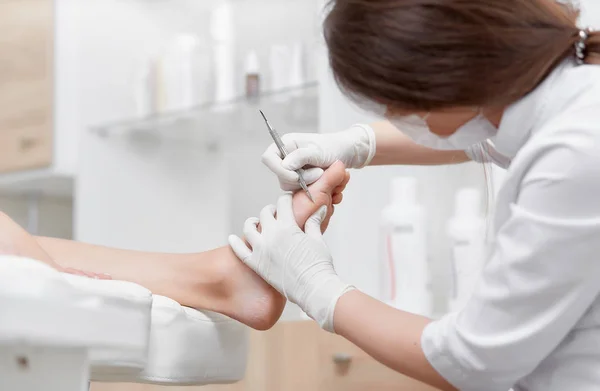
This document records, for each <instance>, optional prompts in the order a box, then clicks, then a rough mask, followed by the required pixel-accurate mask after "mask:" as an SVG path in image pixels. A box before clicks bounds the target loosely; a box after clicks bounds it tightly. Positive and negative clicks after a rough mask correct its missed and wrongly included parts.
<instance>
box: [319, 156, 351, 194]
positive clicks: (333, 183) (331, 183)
mask: <svg viewBox="0 0 600 391" xmlns="http://www.w3.org/2000/svg"><path fill="white" fill-rule="evenodd" d="M345 180H346V166H344V163H342V162H336V163H334V164H332V165H331V167H329V168H328V169H327V170H325V172H324V173H323V175H322V176H321V178H319V180H318V181H316V182H315V183H313V184H312V185H311V186H310V189H311V191H317V192H321V193H327V194H332V193H333V191H334V190H335V189H336V188H337V187H338V186H340V185H342V184H343V183H344V181H345Z"/></svg>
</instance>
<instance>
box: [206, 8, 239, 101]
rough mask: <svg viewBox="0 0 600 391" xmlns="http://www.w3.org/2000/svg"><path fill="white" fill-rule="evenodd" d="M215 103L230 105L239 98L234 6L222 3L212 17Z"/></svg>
mask: <svg viewBox="0 0 600 391" xmlns="http://www.w3.org/2000/svg"><path fill="white" fill-rule="evenodd" d="M210 30H211V37H212V40H213V45H214V46H213V69H214V72H215V102H217V103H228V102H230V101H232V100H233V99H235V98H237V97H238V91H237V83H236V77H235V61H236V60H235V25H234V15H233V8H232V5H231V4H230V2H229V1H228V0H226V1H221V3H220V4H219V5H218V6H217V8H216V9H215V10H214V11H213V14H212V17H211V27H210Z"/></svg>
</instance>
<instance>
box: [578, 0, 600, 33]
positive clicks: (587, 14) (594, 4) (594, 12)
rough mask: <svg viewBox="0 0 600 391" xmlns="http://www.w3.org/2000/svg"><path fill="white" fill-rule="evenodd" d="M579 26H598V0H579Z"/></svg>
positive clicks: (599, 15)
mask: <svg viewBox="0 0 600 391" xmlns="http://www.w3.org/2000/svg"><path fill="white" fill-rule="evenodd" d="M581 9H582V15H581V23H580V24H581V26H584V27H587V26H590V27H595V28H598V27H600V1H598V0H581Z"/></svg>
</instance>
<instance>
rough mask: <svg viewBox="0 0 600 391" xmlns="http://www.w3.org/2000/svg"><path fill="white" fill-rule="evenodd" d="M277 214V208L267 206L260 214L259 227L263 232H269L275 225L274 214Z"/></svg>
mask: <svg viewBox="0 0 600 391" xmlns="http://www.w3.org/2000/svg"><path fill="white" fill-rule="evenodd" d="M276 213H277V207H275V205H267V206H265V207H264V208H263V210H262V211H261V212H260V225H261V227H262V229H263V231H267V230H271V229H273V228H274V227H275V225H276V224H277V220H275V214H276Z"/></svg>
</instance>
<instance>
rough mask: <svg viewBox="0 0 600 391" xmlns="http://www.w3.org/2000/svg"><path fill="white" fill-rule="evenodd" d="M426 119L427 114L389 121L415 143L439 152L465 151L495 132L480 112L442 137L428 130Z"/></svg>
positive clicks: (494, 128) (493, 127)
mask: <svg viewBox="0 0 600 391" xmlns="http://www.w3.org/2000/svg"><path fill="white" fill-rule="evenodd" d="M427 117H429V114H427V115H426V116H425V117H420V116H418V115H416V114H412V115H408V116H405V117H399V118H391V119H389V121H390V122H391V123H392V124H393V125H394V126H395V127H396V128H398V130H400V131H401V132H402V133H404V134H406V135H407V136H408V137H409V138H411V139H412V140H413V141H414V142H415V143H417V144H420V145H422V146H424V147H428V148H432V149H439V150H449V151H454V150H457V151H459V150H466V149H467V148H469V147H471V146H473V145H475V144H479V143H481V142H483V141H486V140H487V139H489V138H491V137H493V136H494V135H495V134H496V132H497V129H496V127H495V126H494V125H492V123H491V122H490V121H489V120H488V119H487V118H486V117H485V116H484V115H483V114H482V113H481V112H480V113H479V114H478V115H477V117H475V118H473V119H472V120H470V121H469V122H467V123H466V124H464V125H462V126H461V127H460V128H458V130H457V131H456V132H454V133H453V134H452V135H450V136H448V137H442V136H438V135H437V134H435V133H433V132H432V131H431V130H430V129H429V125H428V124H427Z"/></svg>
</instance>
